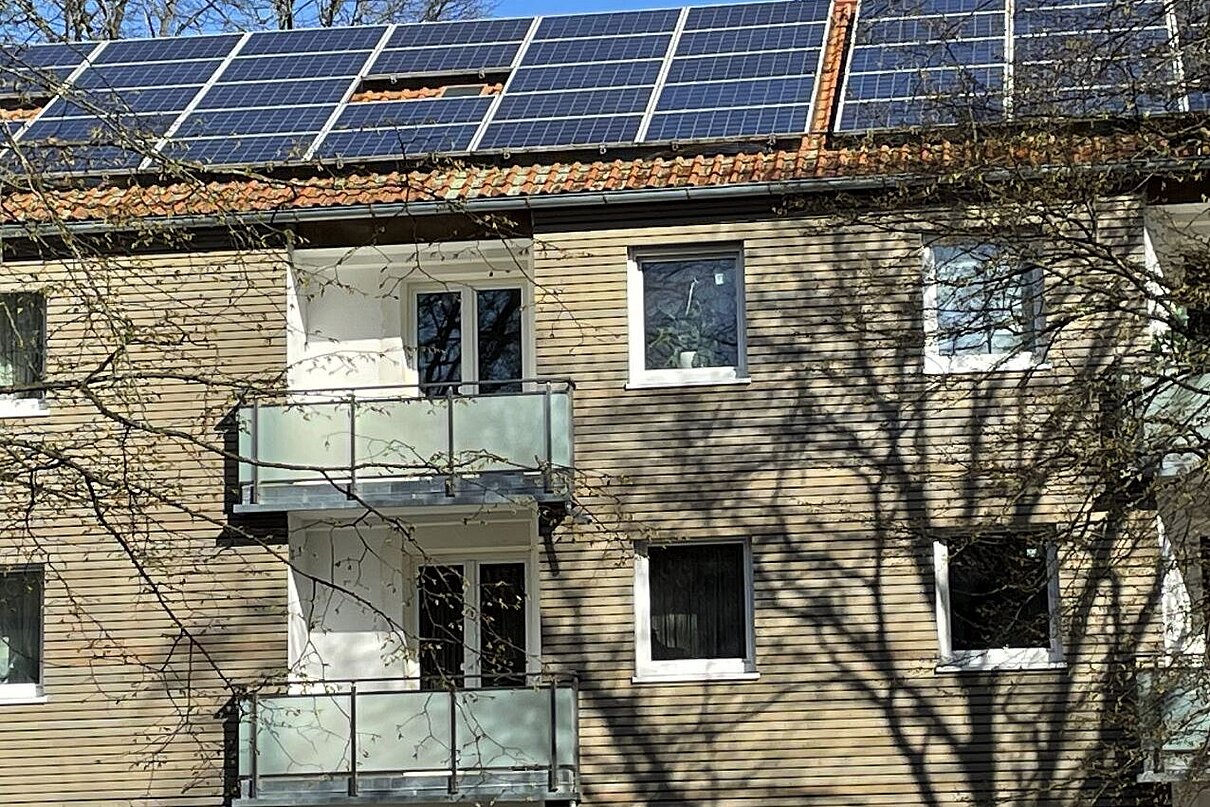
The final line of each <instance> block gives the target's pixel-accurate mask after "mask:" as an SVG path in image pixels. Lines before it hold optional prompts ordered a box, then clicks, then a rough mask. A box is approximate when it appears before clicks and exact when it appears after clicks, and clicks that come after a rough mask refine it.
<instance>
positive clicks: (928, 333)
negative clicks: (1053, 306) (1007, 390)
mask: <svg viewBox="0 0 1210 807" xmlns="http://www.w3.org/2000/svg"><path fill="white" fill-rule="evenodd" d="M954 243H964V244H966V243H969V244H984V243H987V244H991V243H993V242H991V241H986V242H980V241H977V240H976V239H961V240H960V241H954V240H939V241H936V242H933V243H929V244H926V245H925V246H924V261H923V262H924V269H923V277H924V309H923V314H924V372H925V374H927V375H946V374H950V373H986V372H992V371H1002V372H1022V371H1026V370H1034V369H1045V367H1046V366H1047V365H1046V363H1045V361H1046V356H1045V349H1044V347H1043V346H1042V343H1041V334H1042V332H1043V329H1044V327H1045V312H1044V306H1043V305H1041V302H1042V301H1044V299H1045V291H1046V289H1045V283H1044V281H1043V276H1042V271H1041V269H1039V268H1037V267H1034V268H1032V269H1031V270H1030V271H1031V272H1032V273H1033V274H1034V277H1033V278H1032V281H1031V282H1032V285H1033V286H1034V289H1035V294H1036V298H1037V300H1038V301H1039V305H1038V306H1037V307H1036V309H1035V311H1034V323H1033V333H1032V334H1031V335H1030V347H1029V349H1028V350H1019V351H1016V352H1014V353H987V354H977V355H966V356H948V355H945V354H943V353H942V352H941V339H940V331H941V328H940V324H939V323H938V317H937V262H936V258H935V256H934V250H935V249H936V248H937V247H940V246H949V245H952V244H954Z"/></svg>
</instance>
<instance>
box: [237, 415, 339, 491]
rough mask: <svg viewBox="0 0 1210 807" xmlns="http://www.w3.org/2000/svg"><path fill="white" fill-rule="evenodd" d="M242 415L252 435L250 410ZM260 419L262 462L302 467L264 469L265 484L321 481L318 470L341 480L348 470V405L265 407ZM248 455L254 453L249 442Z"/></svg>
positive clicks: (259, 444)
mask: <svg viewBox="0 0 1210 807" xmlns="http://www.w3.org/2000/svg"><path fill="white" fill-rule="evenodd" d="M242 414H243V418H242V419H246V425H245V429H246V430H247V431H248V433H249V435H250V434H251V410H247V409H245V410H243V413H242ZM257 417H258V421H257V423H258V431H259V439H258V441H257V442H258V452H259V453H258V456H259V458H260V461H261V462H263V463H280V464H283V465H297V466H303V467H302V468H301V469H300V470H294V469H288V468H274V467H271V466H270V465H262V466H261V468H260V480H261V482H262V483H264V482H282V481H298V480H320V479H323V478H324V477H323V474H322V473H321V472H319V470H318V469H321V468H323V469H329V470H331V471H333V472H335V473H336V475H338V476H339V475H340V474H341V473H343V469H345V468H348V466H349V404H347V403H327V404H305V405H298V406H262V407H261V408H260V413H259V415H258V416H257ZM247 451H248V452H249V453H250V452H251V445H250V441H249V446H248V449H247ZM249 453H245V455H244V456H249ZM245 478H246V477H245Z"/></svg>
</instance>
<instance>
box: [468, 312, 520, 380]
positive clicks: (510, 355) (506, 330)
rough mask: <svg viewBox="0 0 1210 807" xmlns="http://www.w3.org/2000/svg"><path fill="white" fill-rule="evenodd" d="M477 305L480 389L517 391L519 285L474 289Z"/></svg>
mask: <svg viewBox="0 0 1210 807" xmlns="http://www.w3.org/2000/svg"><path fill="white" fill-rule="evenodd" d="M477 303H478V309H479V323H478V338H479V344H478V348H479V378H478V380H479V381H512V382H513V383H511V384H480V385H479V391H480V392H520V391H521V383H520V381H519V380H518V379H520V378H521V377H522V376H523V375H524V370H523V369H522V360H521V356H522V350H521V348H522V341H521V289H484V290H480V291H478V292H477Z"/></svg>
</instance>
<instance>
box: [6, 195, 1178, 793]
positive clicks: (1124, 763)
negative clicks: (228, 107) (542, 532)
mask: <svg viewBox="0 0 1210 807" xmlns="http://www.w3.org/2000/svg"><path fill="white" fill-rule="evenodd" d="M921 215H922V216H927V215H930V214H928V213H922V214H921ZM1100 226H1101V235H1100V236H1099V237H1100V238H1101V239H1102V240H1101V243H1102V244H1104V245H1105V246H1106V247H1107V248H1108V249H1111V250H1114V251H1116V252H1118V253H1119V254H1124V255H1129V256H1137V259H1138V260H1140V261H1141V260H1142V250H1143V244H1142V212H1141V204H1140V203H1139V202H1137V201H1136V200H1132V199H1124V200H1119V201H1118V202H1116V203H1114V204H1112V205H1107V207H1106V210H1105V211H1104V213H1103V220H1102V221H1101V222H1100ZM325 232H328V233H329V237H332V236H331V233H339V232H340V228H339V226H338V225H331V226H330V228H329V229H328V230H326V231H325ZM530 235H532V239H533V249H532V266H531V267H529V268H528V270H527V271H529V272H532V282H533V287H534V297H535V302H534V306H535V310H534V324H535V327H534V331H535V357H536V367H535V368H534V369H535V371H536V374H537V375H540V376H552V377H567V378H571V379H573V380H574V382H575V384H576V393H575V395H576V398H575V456H576V468H577V487H576V499H577V504H578V507H577V508H576V511H575V513H573V516H574V517H571V518H568V519H567V520H566V521H565V522H564V523H563V524H562V525H561V526H560V527H558V528H557V529H556V530H555V531H554V532H553V535H551V536H550V538H549V539H548V540H546V541H545V542H544V543H543V544H542V545H541V547H539V548H537V549H538V551H537V552H536V555H537V556H538V557H539V558H540V575H539V577H540V593H539V602H540V609H539V610H540V620H541V662H542V664H543V668H544V669H546V670H549V671H554V672H562V673H572V674H575V675H577V676H579V679H580V688H581V717H580V721H581V729H580V759H581V764H582V775H583V784H582V789H583V798H582V802H583V803H584V804H585V805H669V806H671V805H715V806H716V807H732V806H737V805H745V804H751V805H757V804H759V805H770V806H771V807H791V806H793V807H797V806H798V805H803V804H821V805H897V804H922V805H966V804H978V805H992V804H997V805H999V804H1047V805H1084V804H1107V805H1108V804H1115V805H1116V804H1127V803H1130V804H1134V803H1153V800H1154V799H1156V798H1158V797H1159V796H1158V795H1157V794H1158V793H1159V791H1158V790H1156V789H1152V788H1147V787H1143V786H1140V787H1138V788H1134V787H1127V786H1124V785H1123V782H1127V783H1129V782H1130V779H1131V777H1129V776H1126V777H1124V776H1123V771H1126V770H1128V769H1130V766H1131V765H1133V764H1134V763H1133V762H1132V761H1131V758H1130V753H1131V751H1130V749H1131V741H1130V739H1129V737H1128V734H1129V731H1128V728H1129V726H1130V725H1131V722H1132V721H1133V720H1134V717H1133V714H1132V713H1130V706H1129V703H1130V696H1129V686H1130V684H1129V671H1130V669H1131V666H1132V664H1133V659H1134V657H1135V655H1136V654H1139V653H1142V652H1147V651H1150V650H1155V649H1157V648H1158V647H1160V645H1159V644H1158V642H1159V633H1158V629H1157V624H1158V620H1159V615H1158V612H1157V608H1158V606H1157V586H1158V580H1157V574H1156V556H1157V553H1158V538H1157V534H1156V529H1155V513H1154V511H1148V510H1126V511H1122V510H1119V509H1115V508H1114V507H1112V506H1105V507H1101V506H1097V507H1093V506H1090V503H1089V500H1090V491H1092V490H1093V489H1094V487H1095V480H1092V479H1089V478H1087V476H1086V475H1085V473H1084V472H1083V471H1082V470H1081V471H1079V472H1070V473H1069V472H1068V471H1069V469H1067V468H1066V467H1064V466H1063V464H1062V463H1061V462H1055V466H1054V467H1055V468H1057V469H1059V470H1058V471H1056V472H1055V473H1054V474H1046V475H1044V476H1043V477H1042V478H1039V479H1031V480H1027V479H1025V478H1024V477H1025V474H1024V473H1023V472H1022V471H1020V470H1014V469H1037V468H1039V467H1042V468H1045V467H1046V466H1045V463H1046V462H1047V461H1051V460H1053V456H1054V454H1053V452H1052V449H1054V448H1055V445H1056V442H1055V441H1056V440H1060V439H1070V435H1071V434H1072V431H1070V430H1068V429H1067V428H1066V427H1065V426H1063V424H1065V423H1066V422H1067V420H1069V419H1072V418H1076V417H1077V416H1079V415H1081V414H1083V413H1085V412H1086V411H1087V409H1088V406H1089V404H1088V402H1086V401H1081V400H1080V399H1079V396H1078V395H1076V394H1075V393H1076V391H1078V390H1079V388H1080V387H1079V384H1080V380H1081V378H1084V377H1086V375H1087V374H1089V373H1092V374H1094V375H1095V373H1097V372H1099V371H1100V369H1101V368H1103V367H1106V366H1108V365H1109V364H1110V362H1111V359H1112V357H1113V355H1114V351H1115V350H1116V349H1117V348H1118V347H1119V346H1120V345H1121V344H1122V342H1123V340H1125V341H1130V340H1134V339H1138V338H1139V336H1138V334H1137V333H1136V332H1135V331H1134V330H1131V328H1133V326H1130V327H1127V328H1123V329H1122V330H1120V331H1115V330H1114V329H1115V328H1116V327H1118V326H1117V325H1116V324H1115V323H1113V322H1112V321H1109V320H1104V319H1098V318H1096V317H1093V318H1090V319H1089V321H1087V322H1082V321H1080V320H1078V318H1077V321H1076V323H1075V325H1073V327H1071V328H1069V329H1067V330H1065V331H1064V332H1063V333H1062V334H1061V336H1060V337H1059V338H1058V339H1057V340H1056V342H1055V343H1054V344H1053V345H1052V346H1051V349H1050V353H1049V356H1048V359H1047V362H1046V364H1045V366H1044V367H1042V368H1039V369H1037V370H1034V371H1031V372H1028V373H1003V374H997V373H991V374H985V375H980V376H954V377H945V376H941V377H938V376H928V375H925V374H924V373H922V371H921V367H922V346H923V330H922V323H921V316H922V315H921V299H922V298H921V294H922V292H921V271H922V270H921V267H922V250H923V243H924V242H923V237H922V236H921V234H920V233H918V232H910V231H906V230H896V229H895V228H886V227H880V226H875V225H874V224H871V223H869V222H861V221H847V220H845V219H844V218H841V217H836V216H828V217H824V216H818V217H811V216H786V215H779V214H778V213H777V212H776V211H775V210H774V209H773V206H772V205H747V206H732V205H729V204H727V203H717V204H715V205H710V206H704V205H703V206H702V207H701V208H700V209H689V208H688V207H687V206H678V205H674V204H667V205H663V206H660V207H654V206H653V207H650V208H643V207H636V208H633V209H625V210H623V211H621V212H619V211H618V210H616V209H603V208H579V209H576V210H575V211H574V212H566V213H559V212H551V213H542V214H538V213H535V214H534V217H533V221H532V230H531V232H530ZM703 245H720V246H726V247H728V248H736V249H739V250H740V252H741V254H742V273H743V289H744V299H745V309H744V310H745V314H746V334H747V370H748V376H749V377H748V378H746V379H743V380H741V381H739V382H738V383H729V384H716V385H703V386H695V387H676V386H671V387H664V388H649V389H641V388H630V385H629V380H630V379H629V378H628V360H629V358H628V347H627V346H628V342H629V340H630V339H632V338H634V335H633V334H630V333H629V332H628V313H627V261H628V260H629V259H630V257H631V256H632V254H633V253H634V251H636V250H643V249H650V248H656V247H658V248H671V249H677V248H690V247H692V248H701V247H702V246H703ZM343 246H349V247H355V246H359V244H356V243H348V244H344V245H343ZM288 260H289V253H288V252H287V250H285V249H265V250H263V251H255V252H250V251H244V250H240V251H224V250H205V251H200V250H193V249H181V250H169V251H164V252H161V253H159V254H155V255H149V256H147V257H143V258H122V257H110V258H107V259H105V260H104V261H102V262H99V263H98V264H97V265H96V266H95V267H93V268H92V270H91V271H83V269H82V267H81V265H78V264H72V263H68V264H65V265H58V264H47V263H43V262H28V263H20V262H18V263H10V264H6V265H5V283H6V284H10V285H11V286H12V287H14V288H18V287H20V288H24V287H26V286H27V285H28V284H31V283H32V284H35V285H37V286H38V287H40V288H46V290H47V293H48V298H49V300H50V306H49V322H50V327H49V330H50V340H49V348H48V359H49V362H50V364H49V368H48V378H49V379H50V380H51V381H52V382H53V380H54V379H55V377H56V375H59V376H63V377H73V378H78V377H79V376H80V375H81V374H83V373H87V372H91V371H94V370H95V371H97V372H103V373H109V372H112V373H113V374H114V376H115V377H114V379H113V382H112V384H111V385H108V386H105V385H101V386H97V385H91V386H90V387H89V389H100V390H101V392H100V393H98V395H99V397H98V399H97V400H86V399H84V398H83V397H81V396H80V395H79V393H77V392H71V391H69V392H64V393H63V394H62V396H57V395H56V394H55V393H54V392H53V391H52V392H51V393H50V395H49V400H50V413H49V414H48V415H47V416H45V417H43V418H37V419H22V420H16V419H13V420H6V421H4V422H3V423H0V428H3V429H4V430H5V431H6V432H7V440H6V442H7V441H12V442H14V444H19V443H20V440H18V439H16V438H18V437H20V436H21V435H26V434H28V435H31V436H30V440H32V441H33V442H34V443H39V442H40V441H41V439H42V438H41V435H44V434H45V435H49V436H48V437H47V438H46V439H47V440H48V441H50V442H49V443H48V445H51V446H54V445H59V446H61V447H62V452H63V454H64V458H67V459H70V458H73V457H81V458H90V462H92V463H94V464H93V465H90V466H89V469H88V471H87V472H83V471H78V470H76V469H74V468H73V467H72V466H71V464H70V463H66V464H63V463H60V464H56V463H55V462H54V457H45V458H44V459H41V460H38V459H35V458H31V457H22V458H21V459H20V462H21V463H22V466H23V467H24V468H27V469H30V470H26V471H25V472H24V475H21V476H19V477H18V478H14V479H12V480H10V481H9V482H8V483H7V484H6V485H5V488H6V490H5V494H6V496H7V498H8V500H9V502H8V503H9V509H8V512H7V516H6V527H5V539H4V542H3V544H2V545H0V563H10V562H17V563H28V562H30V561H31V560H32V561H36V562H39V563H43V564H45V567H44V568H45V570H46V592H47V593H46V606H45V621H46V628H45V650H44V659H45V676H44V688H45V695H46V699H45V702H43V703H34V704H0V800H3V801H4V802H5V803H8V804H31V805H32V804H43V805H60V804H80V805H85V804H97V805H101V804H132V805H133V804H137V805H218V804H221V803H222V802H223V798H224V796H223V762H224V748H223V744H222V736H223V723H222V720H221V719H220V718H219V717H218V716H217V715H218V712H219V710H220V708H221V707H222V705H223V703H224V702H225V701H226V699H227V698H228V697H229V696H230V694H231V692H232V689H233V688H234V687H250V688H255V687H256V686H258V685H259V684H260V683H261V682H262V681H265V680H269V679H275V678H276V679H280V678H282V677H283V676H284V675H285V673H286V667H287V665H288V661H289V659H288V650H287V613H286V612H287V579H288V577H289V573H288V569H287V565H286V557H285V554H286V553H285V546H284V544H283V543H281V542H280V541H270V542H267V543H266V544H265V545H260V546H258V545H256V544H255V542H236V543H235V544H234V545H233V544H232V543H231V542H227V541H224V540H221V533H222V531H223V526H224V524H226V522H227V519H228V516H229V513H228V510H227V508H226V507H225V505H226V492H225V490H224V484H225V479H226V478H227V477H226V476H225V474H227V473H228V469H226V468H225V466H224V457H222V456H221V455H220V454H219V453H216V449H219V448H221V447H223V446H224V445H227V444H224V442H223V437H222V432H221V427H222V420H223V418H224V417H225V416H226V415H228V414H229V413H230V410H231V408H232V407H233V406H234V405H235V404H236V402H237V401H238V400H239V396H240V394H241V392H242V391H243V388H244V387H245V386H246V385H248V384H261V385H265V386H273V385H274V384H280V383H282V379H283V377H284V371H285V369H286V367H285V365H286V355H287V354H286V333H285V330H286V313H285V307H286V302H285V275H286V265H287V262H288ZM1060 268H1061V267H1060ZM1058 274H1059V275H1060V276H1061V275H1062V273H1061V272H1059V273H1058ZM85 292H95V293H96V295H97V296H95V297H94V298H93V299H91V300H89V299H84V294H85ZM102 293H103V294H102ZM1046 293H1047V295H1048V300H1049V299H1053V300H1054V305H1055V308H1054V309H1053V313H1054V314H1055V315H1058V314H1059V313H1060V312H1062V311H1064V310H1065V309H1064V306H1065V305H1067V304H1068V303H1070V304H1071V305H1072V307H1071V308H1070V309H1069V310H1073V311H1074V310H1077V309H1078V296H1077V295H1078V293H1079V291H1078V290H1074V291H1073V290H1071V289H1063V288H1062V287H1061V285H1055V286H1053V287H1052V286H1048V287H1047V289H1046ZM1064 301H1067V302H1064ZM102 304H103V305H102ZM124 328H125V329H124ZM130 334H144V335H146V334H160V335H161V336H162V337H164V338H163V339H162V340H161V341H160V342H159V343H156V344H149V343H145V342H143V341H141V340H135V341H134V342H133V343H129V344H124V339H126V338H128V337H129V335H130ZM1107 334H1109V336H1107ZM119 345H123V348H124V350H123V352H120V353H118V354H117V359H116V360H115V361H114V362H113V363H111V364H106V363H105V362H104V361H103V360H104V357H105V356H106V355H108V354H109V353H110V352H112V351H114V350H115V349H116V348H117V347H118V346H119ZM98 367H99V368H102V369H100V370H96V368H98ZM110 408H112V409H113V410H114V411H113V412H112V413H109V414H103V413H101V411H100V410H102V409H104V410H109V409H110ZM132 424H138V425H137V426H134V425H132ZM1052 424H1054V425H1053V431H1052ZM156 430H159V431H158V432H157V431H156ZM33 435H38V437H37V438H35V437H34V436H33ZM14 450H15V449H14ZM227 459H228V461H229V460H230V457H228V458H227ZM35 465H37V466H38V469H37V470H36V471H35V470H32V468H33V466H35ZM42 465H47V466H48V467H47V468H43V467H42ZM31 473H32V474H35V475H36V477H37V479H38V484H39V485H44V486H47V487H46V488H45V491H46V495H41V496H39V497H37V501H35V503H34V506H33V507H32V509H27V508H26V507H25V506H24V505H25V503H26V497H28V495H29V486H28V478H29V474H31ZM94 474H95V476H94ZM132 480H133V482H134V483H135V487H136V488H137V490H138V491H139V492H138V495H137V496H136V501H134V502H133V503H132V502H129V501H128V502H123V501H122V497H121V494H122V492H124V491H125V492H129V491H130V489H131V481H132ZM1026 482H1028V484H1026ZM90 488H91V490H90ZM39 489H43V488H39ZM97 491H100V492H99V493H97V495H96V497H95V499H94V497H93V494H94V493H96V492H97ZM395 515H396V516H398V517H399V518H400V519H401V520H402V521H404V522H407V521H408V519H409V514H408V512H407V511H406V510H399V511H395ZM475 517H476V518H484V519H486V520H488V521H490V514H489V515H486V516H475ZM989 525H1011V526H1019V527H1028V528H1037V527H1041V526H1052V527H1054V528H1055V529H1056V530H1057V531H1058V532H1059V534H1060V535H1062V536H1064V539H1063V540H1061V541H1060V551H1059V555H1060V588H1061V596H1062V611H1061V613H1062V627H1061V633H1062V641H1063V647H1064V654H1065V663H1064V664H1062V665H1061V666H1057V667H1056V668H1054V669H1046V670H1029V671H1011V670H1002V671H990V672H953V671H944V670H938V669H937V667H938V636H937V625H936V619H937V616H936V610H935V594H934V579H933V565H932V564H933V555H932V552H933V550H932V538H931V536H932V535H933V534H934V533H935V531H937V530H945V529H950V530H952V529H963V528H970V527H986V526H989ZM295 526H297V524H296V525H295ZM720 537H722V538H740V539H745V540H748V541H750V542H751V547H752V563H753V600H754V611H753V617H754V623H755V661H756V672H757V673H758V675H756V676H749V677H748V678H747V679H745V680H719V681H690V682H681V683H641V682H635V681H634V680H633V677H634V674H635V646H634V635H635V634H634V605H633V583H634V553H635V546H636V543H635V542H636V541H656V542H659V541H693V540H705V539H712V538H713V539H717V538H720ZM132 557H133V558H135V559H137V560H138V561H139V563H138V564H135V563H132ZM144 571H145V572H146V574H144Z"/></svg>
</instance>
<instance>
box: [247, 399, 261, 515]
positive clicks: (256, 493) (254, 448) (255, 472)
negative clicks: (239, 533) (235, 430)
mask: <svg viewBox="0 0 1210 807" xmlns="http://www.w3.org/2000/svg"><path fill="white" fill-rule="evenodd" d="M251 442H252V445H251V448H250V450H249V452H248V453H249V455H250V456H249V459H250V460H251V463H252V479H251V480H249V482H250V487H249V489H248V504H256V503H257V502H258V501H259V500H260V401H253V402H252V441H251Z"/></svg>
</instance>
